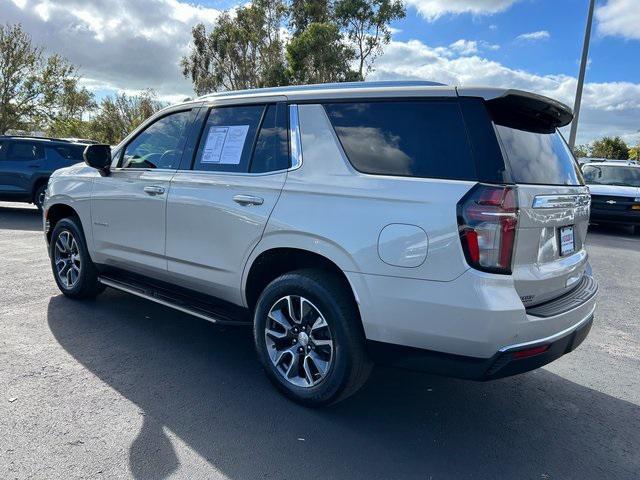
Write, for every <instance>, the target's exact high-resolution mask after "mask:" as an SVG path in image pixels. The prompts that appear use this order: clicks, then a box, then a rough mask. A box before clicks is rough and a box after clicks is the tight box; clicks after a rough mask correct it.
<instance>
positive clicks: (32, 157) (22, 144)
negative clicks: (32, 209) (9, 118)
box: [0, 136, 94, 209]
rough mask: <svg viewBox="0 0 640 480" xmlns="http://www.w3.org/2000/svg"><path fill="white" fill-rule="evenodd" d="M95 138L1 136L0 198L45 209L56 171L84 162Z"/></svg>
mask: <svg viewBox="0 0 640 480" xmlns="http://www.w3.org/2000/svg"><path fill="white" fill-rule="evenodd" d="M90 143H94V142H91V141H85V140H83V141H75V140H65V139H57V138H41V137H22V136H0V200H5V201H12V202H29V203H33V204H35V205H36V207H38V209H42V202H43V201H44V192H45V190H46V188H47V182H48V181H49V177H50V176H51V174H52V173H53V171H54V170H57V169H58V168H62V167H68V166H70V165H73V164H75V163H78V162H82V161H83V158H82V153H83V152H84V148H85V147H86V146H87V145H89V144H90Z"/></svg>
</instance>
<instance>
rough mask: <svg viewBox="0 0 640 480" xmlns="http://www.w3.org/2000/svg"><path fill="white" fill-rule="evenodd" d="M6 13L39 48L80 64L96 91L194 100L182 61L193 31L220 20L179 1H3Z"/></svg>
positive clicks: (212, 13) (215, 13) (5, 17)
mask: <svg viewBox="0 0 640 480" xmlns="http://www.w3.org/2000/svg"><path fill="white" fill-rule="evenodd" d="M0 11H1V12H2V22H3V23H4V22H8V23H15V22H20V23H22V25H23V26H24V28H25V30H26V31H27V32H29V33H30V34H31V35H32V37H33V40H34V43H35V44H37V45H42V46H44V47H45V48H46V50H47V52H50V53H60V54H62V55H64V56H66V57H67V58H69V60H70V61H71V62H73V63H74V64H76V65H78V66H79V67H80V68H81V74H82V75H83V76H84V77H86V78H87V79H88V80H87V82H89V83H91V85H92V86H93V87H94V88H95V89H96V90H105V89H106V90H122V91H131V92H135V91H139V90H142V89H145V88H153V89H155V90H156V91H157V92H158V94H159V96H160V97H161V98H167V99H169V98H180V97H182V98H183V97H185V96H189V95H193V93H192V88H191V82H190V81H189V80H187V79H185V78H183V76H182V73H181V71H180V65H179V63H180V58H181V57H182V56H183V55H184V54H185V53H187V52H188V45H189V41H190V40H191V27H192V26H193V25H195V24H196V23H197V22H204V23H205V24H211V23H212V22H213V21H214V20H215V19H216V18H217V16H218V15H219V11H218V10H216V9H213V8H205V7H202V6H195V5H192V4H190V3H187V2H186V1H179V0H136V1H135V2H134V1H129V2H124V1H122V0H55V1H54V0H12V1H9V0H0Z"/></svg>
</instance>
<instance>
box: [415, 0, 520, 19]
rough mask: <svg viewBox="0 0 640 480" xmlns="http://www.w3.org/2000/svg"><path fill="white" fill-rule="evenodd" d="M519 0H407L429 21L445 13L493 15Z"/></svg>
mask: <svg viewBox="0 0 640 480" xmlns="http://www.w3.org/2000/svg"><path fill="white" fill-rule="evenodd" d="M517 1H519V0H406V2H407V5H409V6H412V7H414V8H415V9H416V10H418V13H419V14H420V15H421V16H422V17H424V18H426V19H427V20H428V21H430V22H431V21H434V20H436V19H438V18H440V17H442V16H443V15H447V14H453V15H458V14H461V13H471V14H474V15H491V14H494V13H498V12H503V11H505V10H506V9H507V8H509V7H510V6H511V5H513V4H514V3H516V2H517Z"/></svg>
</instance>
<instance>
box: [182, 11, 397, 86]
mask: <svg viewBox="0 0 640 480" xmlns="http://www.w3.org/2000/svg"><path fill="white" fill-rule="evenodd" d="M284 1H285V0H258V1H256V2H252V3H251V4H250V5H249V6H246V7H241V8H239V9H237V10H235V11H234V12H226V13H224V14H222V15H221V16H220V17H219V18H218V20H217V21H216V23H215V25H214V26H213V28H212V29H211V31H209V32H207V30H206V28H205V26H204V25H202V24H200V25H196V26H195V27H194V28H193V31H192V36H193V45H192V47H191V52H190V54H189V55H188V56H186V57H184V58H183V59H182V63H181V65H182V73H183V75H184V76H185V77H188V78H190V79H191V81H192V83H193V86H194V90H195V92H196V93H197V94H198V95H202V94H205V93H209V92H214V91H219V90H237V89H246V88H258V87H270V86H278V85H287V84H302V83H316V82H317V83H324V82H339V81H346V80H364V78H365V76H366V74H367V73H369V72H370V71H371V70H372V65H373V62H374V61H375V58H376V57H377V56H378V55H380V54H381V53H382V49H383V47H384V45H386V44H388V43H389V41H390V40H391V30H390V28H389V25H390V23H391V22H392V21H394V20H397V19H400V18H403V17H404V15H405V11H404V5H403V4H402V1H401V0H290V3H289V4H285V3H283V2H284ZM334 2H335V3H334ZM285 19H288V24H285ZM283 29H286V34H283V33H282V30H283ZM354 67H356V69H355V70H354V69H353V68H354Z"/></svg>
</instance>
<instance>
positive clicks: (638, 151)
mask: <svg viewBox="0 0 640 480" xmlns="http://www.w3.org/2000/svg"><path fill="white" fill-rule="evenodd" d="M629 160H640V143H639V144H638V145H636V146H635V147H631V148H629Z"/></svg>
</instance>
